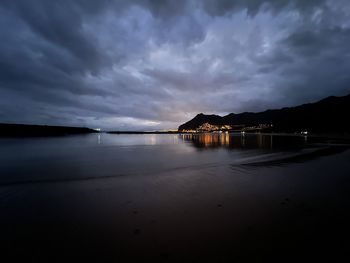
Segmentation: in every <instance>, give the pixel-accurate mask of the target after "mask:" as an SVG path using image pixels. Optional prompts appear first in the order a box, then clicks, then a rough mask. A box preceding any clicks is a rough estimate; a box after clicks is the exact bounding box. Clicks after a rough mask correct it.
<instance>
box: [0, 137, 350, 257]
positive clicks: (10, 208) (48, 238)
mask: <svg viewBox="0 0 350 263" xmlns="http://www.w3.org/2000/svg"><path fill="white" fill-rule="evenodd" d="M93 136H94V137H89V136H88V137H84V138H78V137H76V138H75V139H74V140H83V141H86V142H87V141H89V140H90V144H89V145H90V146H91V147H87V146H86V145H85V146H84V147H83V146H79V145H81V144H79V143H77V144H76V145H75V146H74V145H73V146H72V144H71V143H70V144H69V145H70V146H69V147H70V149H67V150H63V148H62V146H59V145H62V141H58V142H53V144H52V145H51V147H53V148H55V147H56V148H55V150H56V151H55V152H56V153H55V155H54V156H50V155H49V152H51V151H48V152H46V153H45V154H44V155H45V156H47V160H51V161H50V162H47V163H46V164H45V162H43V161H42V160H43V158H42V157H43V156H42V155H40V154H39V155H38V156H36V157H35V156H31V157H30V158H29V156H30V155H26V154H22V155H21V154H20V155H19V156H17V158H16V159H17V160H20V161H21V163H17V165H16V166H15V165H14V164H12V166H11V160H7V162H5V161H4V159H2V161H1V166H0V169H1V175H2V177H1V184H0V185H1V186H0V211H1V213H0V223H1V225H0V226H1V237H0V239H1V243H2V246H1V247H2V249H1V250H2V255H3V256H9V257H11V258H13V260H15V259H19V258H21V259H25V260H26V261H30V262H63V261H82V260H93V261H95V262H131V261H139V262H140V261H146V260H147V261H153V262H155V261H156V262H203V261H210V262H269V261H272V260H274V261H279V262H295V261H309V262H315V261H328V262H337V261H338V262H339V261H340V259H342V262H344V259H345V258H349V255H348V251H347V248H348V246H349V241H348V235H349V230H350V229H349V225H348V222H349V219H350V215H349V212H348V208H349V202H350V197H349V187H350V180H349V174H350V173H349V172H350V162H349V160H350V152H349V151H348V150H347V148H346V147H345V146H342V147H340V146H338V147H326V148H325V147H323V148H317V150H314V149H313V148H311V150H310V149H306V148H305V149H304V150H303V151H301V152H300V151H299V150H298V151H291V152H286V151H285V150H284V151H283V153H282V152H279V151H266V149H264V151H263V152H260V151H258V152H256V151H257V149H255V150H254V149H250V150H244V149H243V148H238V149H237V148H236V149H230V150H228V149H225V148H224V147H223V146H222V145H221V146H220V147H217V148H209V149H203V148H195V147H193V145H191V144H188V142H187V143H186V142H185V141H183V140H182V139H181V138H179V137H178V136H177V137H176V136H175V137H174V135H157V136H158V137H152V138H156V139H155V141H153V142H155V143H154V144H153V146H152V145H151V144H148V143H147V142H146V143H145V142H143V143H137V144H136V145H130V143H129V145H120V143H119V142H116V141H115V140H117V139H115V137H108V138H107V137H106V138H102V141H103V140H105V141H104V144H103V143H102V144H101V141H100V144H98V143H96V141H94V140H93V139H94V138H96V135H93ZM106 136H107V135H106ZM108 136H113V135H108ZM114 136H115V135H114ZM142 136H143V137H137V140H140V138H142V139H144V138H146V140H147V139H149V141H150V142H152V140H153V139H150V138H151V137H149V136H150V135H142ZM145 136H146V137H145ZM147 136H148V137H147ZM159 136H165V137H159ZM174 138H177V141H176V143H174V144H172V143H170V142H171V141H172V140H173V139H174ZM46 140H53V139H46ZM100 140H101V138H100ZM2 145H3V149H6V150H9V149H10V148H11V147H15V146H14V145H15V143H14V142H13V141H12V142H11V143H9V142H8V141H7V142H6V143H5V142H3V144H2ZM23 145H27V146H23ZM34 145H36V146H34ZM38 145H40V143H39V142H38V141H35V143H34V144H33V141H32V142H27V144H25V143H21V146H18V145H17V146H16V147H20V148H22V149H23V151H22V152H25V150H29V149H33V147H37V150H40V151H41V152H44V150H45V149H44V148H41V146H38ZM43 145H46V146H47V145H48V141H45V143H43ZM46 146H45V147H46ZM6 147H7V148H6ZM74 147H75V148H74ZM81 147H83V149H81ZM86 147H87V148H86ZM257 148H258V147H257ZM16 149H17V148H16ZM60 149H61V151H60ZM68 150H69V151H70V152H72V151H73V153H74V154H75V159H72V158H71V157H69V158H68V159H59V156H61V157H62V156H64V155H65V154H67V152H68ZM81 150H83V151H81ZM87 150H88V152H90V155H89V156H91V155H93V157H94V158H88V156H87V155H86V156H84V155H83V152H86V151H87ZM77 152H79V153H80V155H79V156H78V155H77ZM102 152H104V153H105V154H107V155H105V156H101V153H102ZM113 154H114V155H113ZM264 154H265V155H266V156H265V157H266V158H265V157H264V158H261V156H263V155H264ZM98 156H100V157H98ZM281 156H282V157H283V158H281ZM53 157H56V158H54V160H55V161H52V160H53V159H52V158H53ZM83 157H84V158H83ZM277 157H279V158H277ZM132 158H134V159H132ZM141 158H146V160H141ZM95 159H97V160H96V161H93V160H95ZM186 159H188V161H187V162H185V160H186ZM103 160H104V162H103ZM254 160H255V161H254ZM256 160H259V161H256ZM13 161H14V160H13ZM101 162H102V163H101ZM82 163H83V164H84V165H85V166H82ZM131 163H133V164H134V166H133V167H132V166H130V165H131ZM154 163H157V169H155V168H154ZM53 164H55V165H53ZM62 165H65V167H62ZM135 165H138V166H135ZM46 166H47V167H46ZM14 167H16V169H17V171H13V169H14ZM10 168H11V169H12V170H9V169H10ZM59 168H60V169H59ZM8 171H12V174H10V173H9V172H8ZM48 171H51V172H50V174H48ZM5 173H7V176H4V174H5ZM92 175H95V176H92ZM113 175H114V176H113ZM84 176H86V177H84Z"/></svg>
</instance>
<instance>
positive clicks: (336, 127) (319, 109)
mask: <svg viewBox="0 0 350 263" xmlns="http://www.w3.org/2000/svg"><path fill="white" fill-rule="evenodd" d="M349 112H350V94H349V95H347V96H343V97H334V96H331V97H327V98H325V99H323V100H320V101H318V102H315V103H309V104H303V105H300V106H296V107H290V108H282V109H275V110H267V111H264V112H257V113H254V112H243V113H240V114H234V113H230V114H228V115H226V116H218V115H214V114H212V115H205V114H203V113H200V114H198V115H197V116H195V117H194V118H193V119H192V120H190V121H188V122H186V123H184V124H182V125H180V126H179V128H178V130H179V131H191V130H192V131H195V130H198V129H200V128H201V125H203V124H209V126H210V125H214V128H215V126H217V127H220V126H221V127H222V126H225V125H230V126H232V127H230V128H232V129H233V130H235V129H236V130H239V129H244V128H246V129H247V128H249V127H251V128H254V127H255V128H259V127H262V130H264V129H266V131H270V132H293V133H294V132H300V131H309V132H317V133H349V132H350V122H349V121H348V116H347V114H348V113H349ZM207 126H208V125H207Z"/></svg>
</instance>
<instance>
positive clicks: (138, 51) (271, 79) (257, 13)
mask: <svg viewBox="0 0 350 263" xmlns="http://www.w3.org/2000/svg"><path fill="white" fill-rule="evenodd" d="M0 35H1V41H0V122H3V123H7V122H8V123H27V124H49V125H72V126H88V127H92V128H94V127H101V128H102V129H109V130H156V129H168V128H177V127H178V126H179V125H180V124H181V123H183V122H186V121H187V120H189V119H191V118H192V117H194V116H195V115H196V114H197V113H200V112H203V113H207V114H212V113H213V114H220V115H224V114H228V113H231V112H234V113H240V112H243V111H262V110H266V109H268V108H281V107H285V106H295V105H299V104H302V103H308V102H314V101H317V100H319V99H322V98H324V97H327V96H330V95H339V96H340V95H346V94H348V93H350V2H349V1H348V0H335V1H330V0H328V1H327V0H308V1H305V0H294V1H292V0H270V1H258V0H237V1H229V0H222V1H215V0H203V1H200V0H189V1H182V0H176V1H175V0H167V1H161V0H155V1H151V0H148V1H147V0H135V1H121V0H102V1H95V0H76V1H72V0H62V1H47V0H31V1H27V0H17V1H12V0H2V1H1V3H0Z"/></svg>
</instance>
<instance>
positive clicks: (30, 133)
mask: <svg viewBox="0 0 350 263" xmlns="http://www.w3.org/2000/svg"><path fill="white" fill-rule="evenodd" d="M95 132H97V131H96V130H94V129H90V128H85V127H67V126H48V125H27V124H6V123H0V136H1V137H39V136H40V137H46V136H61V135H72V134H87V133H95Z"/></svg>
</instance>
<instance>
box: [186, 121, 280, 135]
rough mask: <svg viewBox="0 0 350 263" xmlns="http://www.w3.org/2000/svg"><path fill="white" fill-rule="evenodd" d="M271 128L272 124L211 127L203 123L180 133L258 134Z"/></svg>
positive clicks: (211, 125)
mask: <svg viewBox="0 0 350 263" xmlns="http://www.w3.org/2000/svg"><path fill="white" fill-rule="evenodd" d="M272 127H273V124H259V125H257V126H246V125H243V124H241V125H228V124H225V125H213V124H210V123H208V122H206V123H203V124H202V125H200V126H199V127H198V128H196V129H189V130H186V129H183V130H181V132H189V133H196V132H259V131H269V130H271V128H272Z"/></svg>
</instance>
